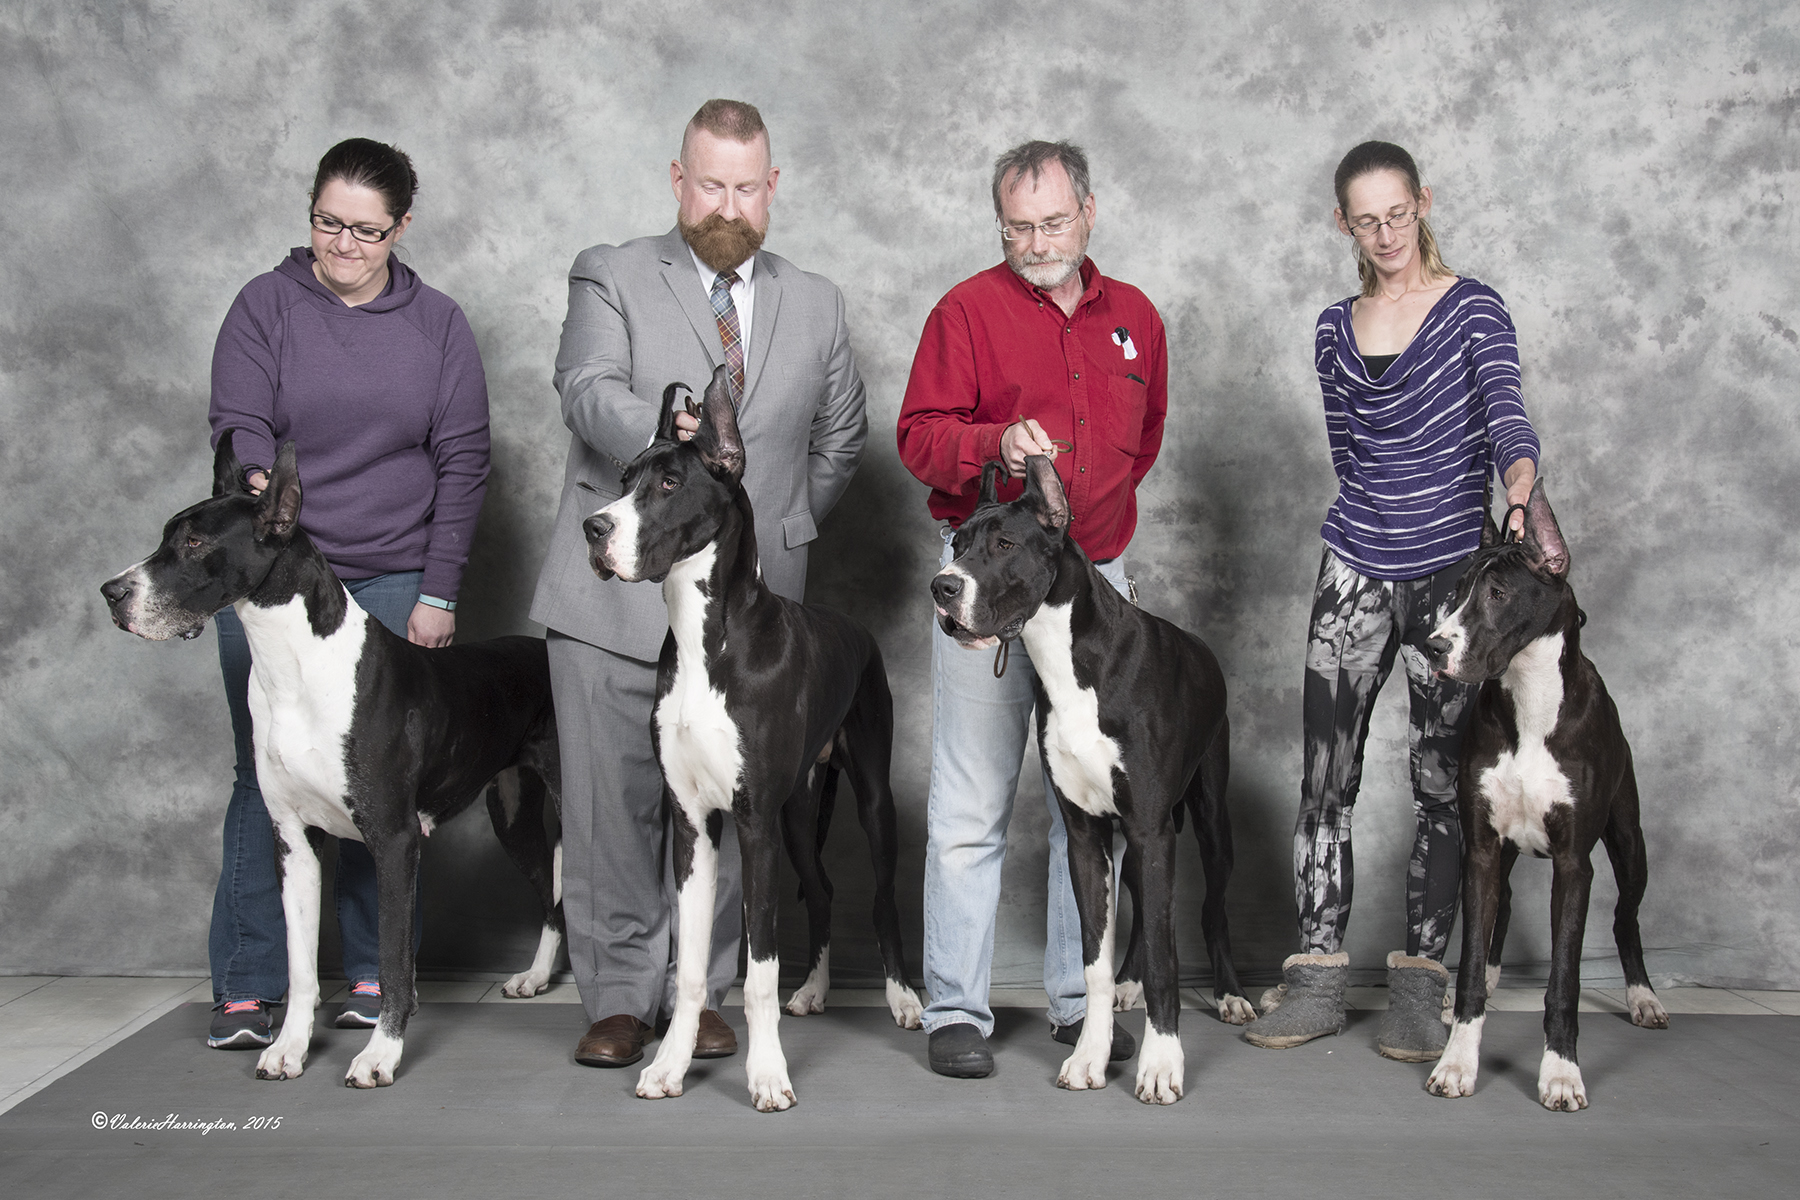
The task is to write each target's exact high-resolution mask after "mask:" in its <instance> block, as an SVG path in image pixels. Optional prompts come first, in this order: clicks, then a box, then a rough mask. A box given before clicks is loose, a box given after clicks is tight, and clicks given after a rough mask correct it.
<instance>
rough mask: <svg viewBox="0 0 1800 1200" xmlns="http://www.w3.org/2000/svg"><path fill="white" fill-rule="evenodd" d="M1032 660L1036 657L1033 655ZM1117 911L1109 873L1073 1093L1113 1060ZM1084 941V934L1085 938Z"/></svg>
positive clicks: (1070, 1078)
mask: <svg viewBox="0 0 1800 1200" xmlns="http://www.w3.org/2000/svg"><path fill="white" fill-rule="evenodd" d="M1032 661H1033V662H1035V661H1037V656H1036V655H1035V654H1034V655H1032ZM1117 909H1118V905H1117V904H1115V903H1114V896H1113V876H1112V871H1111V870H1108V871H1107V872H1106V916H1105V924H1104V925H1103V926H1102V929H1101V933H1100V953H1099V955H1098V956H1097V957H1095V959H1094V961H1093V962H1092V963H1090V964H1089V965H1088V966H1087V967H1086V968H1085V969H1084V970H1083V971H1082V975H1083V977H1084V978H1085V981H1086V983H1087V1014H1086V1015H1085V1016H1084V1017H1083V1018H1082V1021H1081V1036H1080V1037H1079V1038H1077V1039H1076V1040H1075V1052H1074V1053H1073V1054H1071V1055H1069V1057H1068V1058H1066V1059H1064V1060H1063V1065H1062V1071H1061V1073H1060V1074H1058V1075H1057V1077H1056V1086H1058V1087H1065V1088H1068V1089H1070V1090H1071V1091H1085V1090H1087V1089H1089V1088H1103V1087H1105V1086H1106V1064H1107V1062H1108V1061H1109V1060H1110V1059H1111V1058H1112V1027H1113V919H1114V916H1115V914H1116V911H1117ZM1083 940H1084V941H1085V934H1084V935H1083Z"/></svg>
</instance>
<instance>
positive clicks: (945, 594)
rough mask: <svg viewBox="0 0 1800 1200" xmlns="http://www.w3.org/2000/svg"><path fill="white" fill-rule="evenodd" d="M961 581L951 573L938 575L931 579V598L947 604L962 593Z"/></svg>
mask: <svg viewBox="0 0 1800 1200" xmlns="http://www.w3.org/2000/svg"><path fill="white" fill-rule="evenodd" d="M962 590H963V581H962V580H961V579H960V578H959V577H957V576H955V575H951V574H948V573H946V574H943V575H939V576H938V577H937V578H935V579H933V580H932V581H931V598H932V599H933V600H936V601H937V602H938V603H939V604H948V603H950V602H951V601H952V600H954V599H956V598H957V597H958V596H960V595H962Z"/></svg>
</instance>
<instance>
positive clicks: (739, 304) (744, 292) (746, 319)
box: [688, 246, 756, 381]
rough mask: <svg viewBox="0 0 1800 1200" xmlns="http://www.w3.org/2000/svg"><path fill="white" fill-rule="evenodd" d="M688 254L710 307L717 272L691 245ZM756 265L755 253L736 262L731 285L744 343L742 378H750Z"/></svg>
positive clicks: (740, 335)
mask: <svg viewBox="0 0 1800 1200" xmlns="http://www.w3.org/2000/svg"><path fill="white" fill-rule="evenodd" d="M688 255H689V257H691V258H692V259H693V260H694V269H695V270H696V271H698V272H700V290H701V291H702V292H705V293H706V304H707V307H709V308H710V307H712V289H713V280H715V279H717V278H718V277H719V272H717V271H715V270H713V269H712V268H711V267H709V266H707V265H706V264H705V263H703V262H701V261H700V256H699V255H698V254H695V253H694V248H693V247H692V246H689V247H688ZM755 267H756V255H754V254H752V255H751V256H750V257H749V258H746V259H745V260H744V261H743V262H742V263H740V264H738V268H737V274H738V281H737V282H736V283H734V284H732V285H731V303H732V306H733V307H734V308H736V309H737V320H738V336H739V337H740V338H742V339H743V343H744V378H745V380H746V381H748V380H749V378H750V317H751V314H752V312H753V311H754V310H755V308H756V281H755V280H754V279H753V278H752V277H751V272H752V271H753V270H754V269H755Z"/></svg>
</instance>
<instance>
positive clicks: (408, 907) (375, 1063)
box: [344, 779, 420, 1088]
mask: <svg viewBox="0 0 1800 1200" xmlns="http://www.w3.org/2000/svg"><path fill="white" fill-rule="evenodd" d="M401 786H403V787H404V788H405V793H404V795H405V796H408V797H410V796H411V795H412V794H413V787H414V784H413V781H412V780H410V779H408V780H406V781H404V783H403V784H402V785H401ZM370 808H371V810H372V811H376V812H391V813H395V814H399V813H401V812H405V813H407V814H410V813H411V812H412V806H411V805H410V804H408V803H406V802H405V800H404V799H403V798H402V797H401V796H393V797H391V798H389V801H388V803H387V804H386V805H382V804H379V803H377V804H374V805H371V806H370ZM394 824H395V826H396V827H393V828H389V829H386V830H382V831H379V832H378V833H377V834H376V836H375V837H374V838H373V844H371V845H370V846H369V853H370V855H371V856H372V857H373V858H374V859H375V890H376V895H377V896H378V898H379V904H380V922H379V928H380V931H381V932H380V937H381V947H380V948H381V1015H380V1016H379V1017H377V1018H376V1022H375V1032H374V1033H372V1034H370V1035H369V1044H368V1045H367V1046H364V1047H363V1049H362V1052H361V1053H360V1054H358V1055H357V1056H356V1057H355V1058H353V1059H351V1060H350V1070H349V1071H348V1072H346V1073H345V1075H344V1086H346V1087H354V1088H372V1087H386V1086H388V1085H389V1084H391V1083H393V1082H394V1072H395V1070H396V1069H398V1067H399V1066H400V1054H401V1051H402V1050H403V1049H404V1043H405V1039H406V1022H407V1021H408V1020H409V1019H410V1018H411V1017H412V1015H413V1014H414V1013H415V1012H418V1011H419V997H418V993H417V992H416V991H415V990H414V985H413V978H414V964H413V918H414V914H415V908H414V904H413V897H414V895H415V894H416V892H417V888H418V879H419V841H420V833H419V823H418V820H417V818H415V817H412V816H411V815H408V816H406V817H404V818H402V819H399V820H397V821H396V822H395V823H394ZM370 832H374V831H367V830H366V831H365V836H367V834H368V833H370Z"/></svg>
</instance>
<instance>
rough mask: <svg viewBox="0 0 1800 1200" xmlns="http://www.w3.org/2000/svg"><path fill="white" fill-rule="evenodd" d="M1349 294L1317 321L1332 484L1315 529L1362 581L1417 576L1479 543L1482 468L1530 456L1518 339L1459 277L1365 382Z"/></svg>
mask: <svg viewBox="0 0 1800 1200" xmlns="http://www.w3.org/2000/svg"><path fill="white" fill-rule="evenodd" d="M1355 299H1356V298H1355V297H1351V298H1350V299H1347V300H1343V301H1340V302H1339V303H1337V304H1334V305H1332V306H1331V307H1330V308H1328V309H1326V310H1325V311H1324V312H1322V313H1320V314H1319V324H1318V329H1317V333H1316V335H1315V338H1314V343H1313V349H1314V353H1313V364H1314V366H1316V367H1317V368H1318V372H1319V390H1320V391H1321V393H1323V396H1324V401H1325V432H1326V434H1327V435H1328V436H1329V438H1330V441H1331V462H1332V465H1333V466H1334V467H1335V468H1336V470H1337V477H1338V494H1337V499H1336V500H1335V501H1334V502H1333V503H1332V505H1331V508H1330V510H1329V511H1328V512H1327V513H1326V514H1325V524H1324V526H1323V527H1322V528H1321V529H1320V531H1319V532H1320V535H1321V536H1322V537H1323V538H1324V539H1325V542H1326V544H1327V545H1329V546H1330V547H1331V548H1332V550H1333V551H1335V552H1336V553H1337V556H1338V557H1339V558H1341V559H1343V560H1344V562H1345V563H1347V564H1349V565H1350V566H1351V567H1353V568H1355V569H1356V570H1358V571H1360V572H1362V573H1363V574H1365V575H1368V576H1371V577H1373V578H1376V579H1391V580H1400V579H1418V578H1420V577H1421V576H1424V575H1429V574H1431V573H1432V572H1434V571H1437V570H1439V569H1440V568H1442V567H1446V566H1448V565H1450V564H1451V563H1453V562H1455V561H1456V560H1458V559H1460V558H1462V557H1464V556H1465V555H1468V554H1471V553H1473V552H1474V550H1475V549H1476V547H1477V546H1478V545H1479V544H1480V541H1481V521H1482V515H1483V514H1482V496H1483V493H1484V489H1485V485H1486V483H1487V479H1488V472H1490V471H1505V470H1506V469H1507V468H1508V467H1510V466H1512V464H1513V463H1515V462H1517V461H1519V460H1520V459H1521V458H1529V459H1530V460H1531V461H1532V462H1533V464H1535V463H1536V462H1537V460H1538V452H1539V447H1538V439H1537V433H1536V431H1535V430H1533V429H1532V427H1531V420H1530V418H1529V417H1527V416H1526V415H1525V402H1524V397H1523V396H1522V395H1521V393H1520V390H1519V338H1518V333H1517V331H1516V330H1514V328H1513V323H1512V317H1511V315H1510V314H1508V313H1507V311H1506V302H1505V301H1504V300H1502V299H1501V298H1500V293H1498V292H1496V291H1494V289H1493V288H1490V287H1488V286H1487V285H1486V284H1483V283H1480V282H1478V281H1476V280H1474V279H1470V278H1467V277H1464V278H1461V279H1458V280H1457V281H1456V282H1455V283H1453V284H1451V285H1450V289H1449V290H1448V291H1446V292H1445V293H1444V294H1443V296H1441V297H1439V299H1438V302H1437V303H1436V304H1435V305H1434V306H1432V309H1431V311H1430V312H1429V313H1428V314H1427V315H1426V317H1425V321H1424V324H1422V325H1420V326H1419V332H1418V333H1416V334H1415V335H1413V340H1412V342H1411V343H1410V344H1409V345H1408V346H1407V347H1406V350H1405V351H1404V352H1403V353H1402V354H1401V355H1400V357H1399V358H1398V359H1396V360H1395V361H1394V363H1393V364H1392V365H1391V366H1389V367H1388V369H1387V370H1386V371H1385V372H1383V373H1382V375H1381V378H1380V379H1379V380H1372V379H1370V378H1369V374H1368V368H1367V366H1366V364H1365V363H1364V362H1363V357H1362V353H1361V351H1360V350H1359V349H1358V347H1357V345H1356V334H1355V332H1354V330H1353V329H1352V328H1351V324H1350V306H1351V305H1352V304H1353V303H1354V302H1355Z"/></svg>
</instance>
